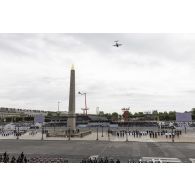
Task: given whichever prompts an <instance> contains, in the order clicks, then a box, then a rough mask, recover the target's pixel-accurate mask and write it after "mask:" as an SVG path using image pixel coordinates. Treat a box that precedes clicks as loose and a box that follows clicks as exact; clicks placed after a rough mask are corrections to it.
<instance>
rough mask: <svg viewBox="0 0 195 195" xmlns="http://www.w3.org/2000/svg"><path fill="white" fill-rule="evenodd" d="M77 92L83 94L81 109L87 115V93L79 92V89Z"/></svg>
mask: <svg viewBox="0 0 195 195" xmlns="http://www.w3.org/2000/svg"><path fill="white" fill-rule="evenodd" d="M78 94H80V95H84V96H85V107H84V108H82V110H83V114H85V115H87V110H89V109H88V108H87V93H81V92H80V91H79V92H78Z"/></svg>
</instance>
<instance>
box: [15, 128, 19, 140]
mask: <svg viewBox="0 0 195 195" xmlns="http://www.w3.org/2000/svg"><path fill="white" fill-rule="evenodd" d="M16 135H17V139H19V125H18V128H17V133H16Z"/></svg>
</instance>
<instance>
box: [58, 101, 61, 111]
mask: <svg viewBox="0 0 195 195" xmlns="http://www.w3.org/2000/svg"><path fill="white" fill-rule="evenodd" d="M60 103H61V102H60V101H58V114H59V112H60Z"/></svg>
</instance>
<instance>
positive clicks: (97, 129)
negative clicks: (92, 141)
mask: <svg viewBox="0 0 195 195" xmlns="http://www.w3.org/2000/svg"><path fill="white" fill-rule="evenodd" d="M98 127H99V124H98V126H97V138H96V140H99V139H98Z"/></svg>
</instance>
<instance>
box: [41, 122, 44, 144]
mask: <svg viewBox="0 0 195 195" xmlns="http://www.w3.org/2000/svg"><path fill="white" fill-rule="evenodd" d="M43 130H44V126H43V125H42V131H41V133H42V136H41V140H42V141H43Z"/></svg>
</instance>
